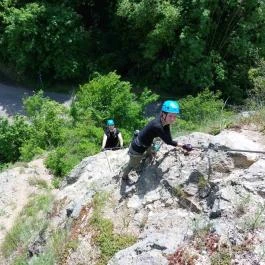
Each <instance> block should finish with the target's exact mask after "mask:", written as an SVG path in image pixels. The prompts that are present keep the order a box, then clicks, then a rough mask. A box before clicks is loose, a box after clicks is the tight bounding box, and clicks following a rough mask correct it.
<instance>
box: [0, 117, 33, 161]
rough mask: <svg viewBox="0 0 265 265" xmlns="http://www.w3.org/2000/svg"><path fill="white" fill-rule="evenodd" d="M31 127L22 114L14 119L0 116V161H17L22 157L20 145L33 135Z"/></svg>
mask: <svg viewBox="0 0 265 265" xmlns="http://www.w3.org/2000/svg"><path fill="white" fill-rule="evenodd" d="M31 132H32V131H31V128H30V126H29V124H28V123H27V122H26V121H25V119H24V118H23V117H21V116H16V117H14V119H13V121H8V119H7V118H0V161H1V162H4V163H6V162H15V161H16V160H18V158H19V157H20V147H21V146H22V145H23V143H24V142H25V141H27V140H28V139H29V137H30V135H31Z"/></svg>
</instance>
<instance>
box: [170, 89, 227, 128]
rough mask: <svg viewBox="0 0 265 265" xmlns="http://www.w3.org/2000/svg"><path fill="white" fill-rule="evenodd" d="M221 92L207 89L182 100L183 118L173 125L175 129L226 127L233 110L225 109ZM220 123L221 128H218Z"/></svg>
mask: <svg viewBox="0 0 265 265" xmlns="http://www.w3.org/2000/svg"><path fill="white" fill-rule="evenodd" d="M220 96H221V93H220V92H217V93H214V92H212V91H210V90H209V89H205V90H204V91H203V92H201V93H199V94H198V95H197V96H196V97H193V96H187V97H186V98H184V99H182V100H180V106H181V118H180V119H178V120H177V123H176V124H175V125H174V126H173V129H174V131H178V132H179V131H188V132H189V131H194V130H198V129H199V130H206V131H209V132H210V131H212V130H213V127H214V131H218V130H221V129H222V128H225V127H226V125H227V124H229V123H230V117H231V116H232V112H229V111H228V110H226V109H225V103H224V101H223V100H222V99H220ZM217 123H218V127H219V129H218V130H217V129H216V126H217Z"/></svg>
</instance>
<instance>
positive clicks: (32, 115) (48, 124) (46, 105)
mask: <svg viewBox="0 0 265 265" xmlns="http://www.w3.org/2000/svg"><path fill="white" fill-rule="evenodd" d="M23 104H24V108H25V111H26V114H27V115H28V117H29V119H30V122H31V127H32V131H31V136H30V139H29V140H28V141H25V142H24V143H23V146H22V147H21V153H22V159H23V160H30V159H32V158H33V156H34V155H37V154H40V153H41V152H42V150H47V149H52V148H54V147H57V146H58V145H59V144H61V139H62V131H63V130H64V129H65V128H66V127H69V126H71V119H70V116H69V115H68V111H67V109H66V108H65V107H64V106H63V105H61V104H59V103H57V102H55V101H53V100H50V99H49V98H46V97H44V96H43V92H42V91H39V92H37V93H36V94H34V95H33V96H31V97H28V98H26V99H24V100H23Z"/></svg>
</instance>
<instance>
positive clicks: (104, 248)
mask: <svg viewBox="0 0 265 265" xmlns="http://www.w3.org/2000/svg"><path fill="white" fill-rule="evenodd" d="M106 199H107V195H106V194H105V193H102V194H100V193H97V194H96V195H95V197H94V201H93V207H94V211H93V215H92V217H91V220H90V222H91V224H92V225H93V226H94V228H95V229H96V230H97V232H98V234H97V236H96V238H95V242H96V244H97V245H98V246H99V248H100V251H101V255H100V258H99V263H98V264H99V265H103V264H107V262H108V260H109V259H110V258H111V257H112V256H114V254H115V253H117V252H118V251H119V250H121V249H124V248H126V247H129V246H131V245H132V244H134V243H135V242H136V238H135V237H134V236H132V235H118V234H114V233H113V224H112V222H111V221H110V220H109V219H106V218H103V217H102V215H101V211H102V208H103V207H104V205H105V201H106Z"/></svg>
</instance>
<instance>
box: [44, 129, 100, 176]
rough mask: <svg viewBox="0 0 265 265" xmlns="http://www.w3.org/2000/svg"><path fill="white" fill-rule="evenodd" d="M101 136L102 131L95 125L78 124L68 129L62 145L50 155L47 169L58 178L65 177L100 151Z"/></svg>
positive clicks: (64, 134)
mask: <svg viewBox="0 0 265 265" xmlns="http://www.w3.org/2000/svg"><path fill="white" fill-rule="evenodd" d="M101 135H102V129H101V128H97V127H95V126H93V125H90V126H85V125H84V124H78V125H77V126H76V127H75V128H71V129H66V130H65V131H64V133H63V137H62V145H61V146H59V147H57V148H56V149H55V150H54V151H52V152H51V153H50V154H49V155H48V158H47V160H46V162H45V163H46V165H47V167H48V168H50V169H51V171H52V172H53V173H54V174H55V175H56V176H59V177H62V176H65V175H66V174H68V173H69V172H70V170H71V169H72V168H73V167H74V166H76V165H77V164H78V163H79V162H80V161H81V160H82V159H83V158H85V157H87V156H89V155H93V154H95V153H96V152H98V151H99V149H100V141H101Z"/></svg>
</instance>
